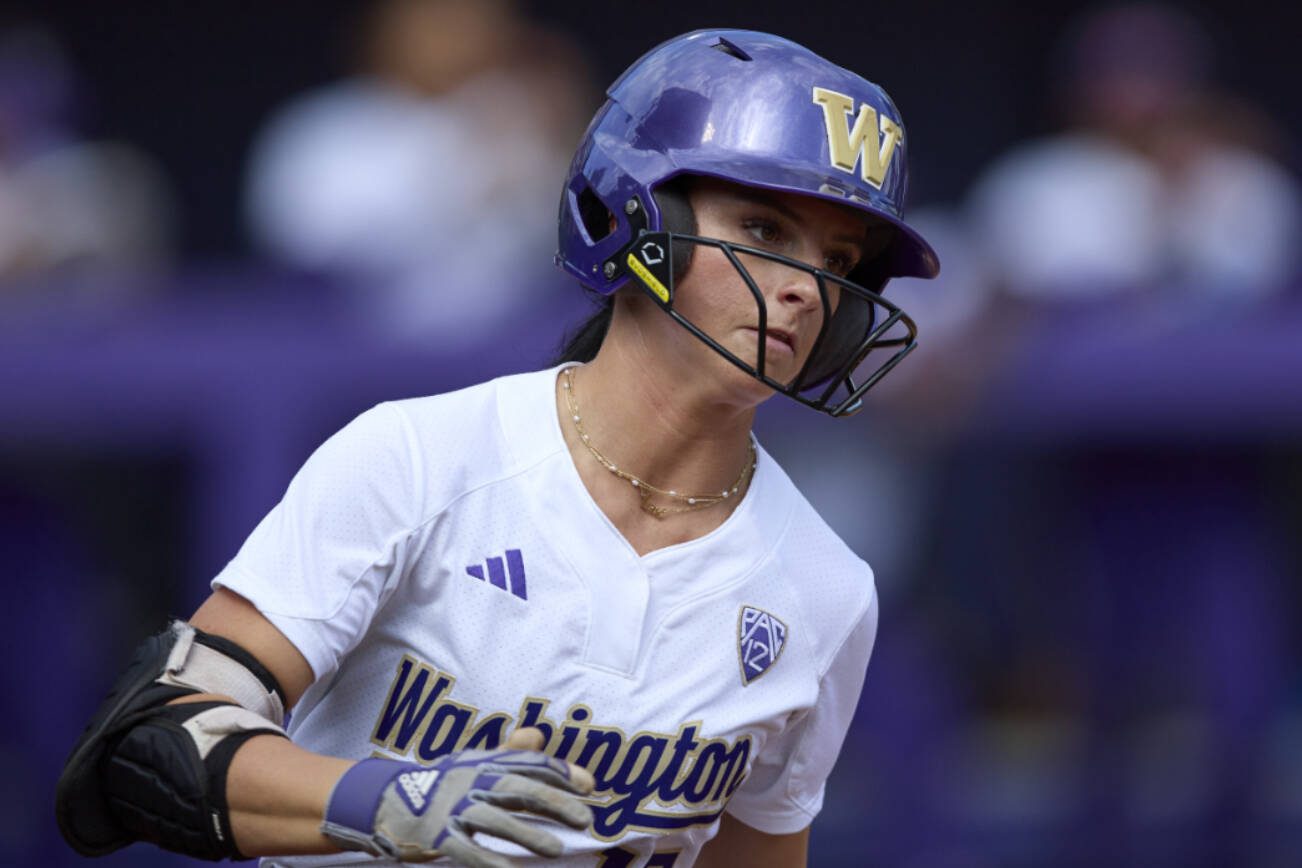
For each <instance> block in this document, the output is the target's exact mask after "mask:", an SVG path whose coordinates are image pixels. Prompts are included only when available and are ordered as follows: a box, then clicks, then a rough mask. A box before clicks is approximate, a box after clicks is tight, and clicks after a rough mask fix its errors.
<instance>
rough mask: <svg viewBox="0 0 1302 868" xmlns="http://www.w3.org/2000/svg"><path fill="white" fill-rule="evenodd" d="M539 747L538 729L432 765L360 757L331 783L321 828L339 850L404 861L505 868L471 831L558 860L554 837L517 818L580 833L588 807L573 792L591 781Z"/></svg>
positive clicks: (586, 821) (584, 791)
mask: <svg viewBox="0 0 1302 868" xmlns="http://www.w3.org/2000/svg"><path fill="white" fill-rule="evenodd" d="M542 744H543V739H542V733H540V732H539V731H538V730H536V729H521V730H517V731H516V732H515V733H512V735H511V737H510V738H509V739H507V742H506V745H505V746H504V747H502V748H499V749H497V750H465V751H460V752H458V753H453V754H449V755H447V756H445V757H443V758H441V759H440V760H439V761H437V762H435V763H434V764H432V765H429V766H421V765H418V764H416V763H407V762H399V761H397V760H386V759H367V760H362V761H361V762H359V763H357V764H356V765H354V766H353V767H352V768H350V769H349V770H348V771H347V772H345V773H344V776H343V777H342V778H340V779H339V783H337V784H336V785H335V789H334V792H333V793H331V794H330V801H329V803H328V804H327V806H326V817H325V822H324V823H323V824H322V826H321V831H322V832H323V833H324V834H325V835H326V837H328V838H330V840H331V841H333V842H334V843H335V844H336V845H337V846H339V847H342V848H343V849H345V850H364V851H366V852H368V853H371V854H372V855H376V856H388V857H391V858H395V859H399V860H401V861H405V862H426V861H429V860H431V859H436V858H438V857H439V856H448V857H450V858H452V859H453V860H454V861H455V862H457V863H459V864H461V865H464V866H467V868H510V866H511V862H510V860H508V859H507V858H506V857H504V856H502V855H501V854H499V853H494V852H492V851H490V850H487V849H485V848H483V847H481V846H479V845H478V844H476V843H475V841H474V839H473V838H472V836H473V835H474V833H476V832H485V833H487V834H490V835H492V836H494V837H496V838H502V839H505V840H507V841H513V842H515V843H516V844H519V845H520V846H522V847H524V848H525V849H527V850H530V851H531V852H533V853H537V854H538V855H540V856H546V857H548V858H555V857H557V856H559V855H561V852H562V846H561V842H560V839H559V838H557V837H556V836H555V835H553V834H551V833H550V832H548V831H546V830H544V829H541V828H538V827H537V826H536V825H534V824H531V823H528V822H525V821H524V820H523V819H521V818H520V817H518V816H515V814H514V813H513V812H515V811H528V812H531V813H534V814H538V815H541V816H543V817H548V818H551V819H553V820H557V821H559V822H561V823H564V824H565V825H567V826H570V827H571V828H574V829H583V828H585V827H586V826H588V825H589V824H590V823H591V822H592V810H591V809H590V808H589V807H588V806H587V805H585V804H584V803H583V802H582V801H580V800H579V799H578V798H577V796H580V795H586V794H588V793H590V792H592V788H593V785H594V782H593V778H592V775H591V774H589V773H588V772H587V771H586V770H585V769H582V768H580V767H578V766H576V765H573V764H571V763H567V762H562V761H560V760H557V759H553V758H551V757H549V756H546V755H545V754H542V753H539V752H538V749H539V748H541V747H542Z"/></svg>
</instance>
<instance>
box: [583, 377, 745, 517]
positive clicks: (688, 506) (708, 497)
mask: <svg viewBox="0 0 1302 868" xmlns="http://www.w3.org/2000/svg"><path fill="white" fill-rule="evenodd" d="M564 377H565V379H564V381H563V382H562V383H561V388H562V389H564V391H565V404H566V406H568V407H569V410H570V419H571V420H572V421H573V422H574V430H575V431H577V432H579V440H580V442H582V443H583V445H584V446H586V447H587V449H588V451H589V452H591V453H592V457H593V458H595V459H597V461H598V462H600V464H601V466H602V467H604V468H606V469H607V470H609V471H610V472H611V473H613V474H614V475H615V476H618V477H619V478H620V479H622V480H624V481H625V482H627V483H629V484H630V485H632V486H633V490H634V491H636V492H637V494H638V497H639V498H641V501H642V504H641V505H642V511H643V512H646V513H648V514H650V515H653V516H655V517H656V518H664V517H665V516H667V515H673V514H676V513H680V512H695V511H696V510H698V509H705V508H706V507H709V506H714V505H715V504H716V503H723V502H724V501H725V500H728V499H729V498H732V497H736V496H737V493H738V492H739V491H741V490H742V489H743V488H745V487H746V483H747V481H748V480H749V479H750V477H751V474H753V473H754V472H755V441H754V440H751V441H750V442H749V443H748V444H747V445H748V447H749V456H748V457H747V459H746V465H745V466H744V467H742V469H741V475H740V476H738V477H737V481H736V482H734V483H733V484H732V485H731V486H730V487H728V488H725V489H724V490H723V491H721V492H719V493H718V494H679V493H678V492H677V491H666V490H664V489H663V488H656V487H655V486H654V485H652V484H651V483H649V482H646V481H645V480H642V479H639V478H638V477H636V476H634V475H633V474H631V473H629V472H628V471H627V470H620V469H619V468H618V467H617V466H615V462H613V461H611V460H610V459H609V458H607V457H606V456H605V455H602V454H601V452H600V451H599V450H598V449H597V447H596V446H593V445H592V440H591V439H590V438H589V437H588V432H587V431H584V430H583V418H582V415H581V414H580V413H579V405H578V401H577V399H576V398H575V397H574V368H566V369H565V371H564ZM656 495H659V496H661V497H666V498H669V499H670V500H674V501H677V502H678V504H679V505H677V506H657V505H656V504H654V503H652V502H651V498H652V497H654V496H656Z"/></svg>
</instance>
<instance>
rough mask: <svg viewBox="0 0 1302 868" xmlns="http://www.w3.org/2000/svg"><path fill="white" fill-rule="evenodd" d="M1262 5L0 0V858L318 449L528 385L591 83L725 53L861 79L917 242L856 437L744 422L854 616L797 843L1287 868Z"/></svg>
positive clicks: (1293, 439) (1274, 152)
mask: <svg viewBox="0 0 1302 868" xmlns="http://www.w3.org/2000/svg"><path fill="white" fill-rule="evenodd" d="M1280 8H1281V7H1280V6H1279V4H1275V3H1267V2H1264V0H1235V2H1231V0H1209V2H1206V3H1201V4H1196V5H1194V4H1190V5H1151V4H1148V5H1128V6H1097V5H1093V4H1088V3H1084V2H1062V3H1044V4H1031V5H1029V6H1027V5H1026V4H1017V3H1014V2H1012V0H990V2H986V3H981V4H950V3H937V2H928V0H922V2H912V3H907V4H906V3H881V4H868V5H850V4H847V3H827V2H818V0H807V2H803V3H800V4H796V5H792V4H783V3H777V2H753V0H752V2H740V0H735V2H714V0H694V2H691V3H687V2H663V3H657V4H636V5H634V4H624V3H609V2H608V3H590V2H573V3H564V4H562V3H546V2H523V0H521V2H517V3H510V2H506V0H502V2H492V0H483V2H469V0H466V2H456V0H374V2H366V3H363V2H339V0H314V2H307V0H283V2H277V3H265V4H256V5H254V4H233V3H218V2H214V0H191V2H186V3H180V2H153V3H146V2H131V0H124V2H118V3H114V4H91V3H80V2H71V0H42V2H36V0H32V2H26V3H23V2H18V3H15V2H7V3H3V4H0V547H2V550H3V552H4V569H5V572H6V574H7V575H6V578H5V579H4V587H5V588H6V589H7V594H6V596H7V603H8V604H7V605H5V606H3V607H0V625H2V627H3V628H2V629H0V636H2V637H3V641H4V642H5V643H6V645H7V648H6V654H5V657H6V663H5V667H4V669H3V673H4V675H3V677H4V682H3V688H4V689H3V692H2V693H0V703H3V705H2V706H0V720H2V721H3V722H2V723H0V778H2V779H3V780H5V781H6V784H5V785H4V786H3V787H0V863H3V864H5V865H16V866H62V865H71V864H81V862H82V861H83V860H81V859H79V858H78V857H76V856H75V855H74V854H73V853H72V852H71V851H70V850H69V849H68V848H67V847H66V846H65V845H64V844H63V843H62V841H61V840H60V839H59V838H58V835H57V832H56V831H55V828H54V823H53V817H52V808H51V806H52V801H53V787H54V779H55V776H56V775H57V770H58V768H59V766H60V764H61V762H62V760H63V758H64V756H65V755H66V753H67V751H68V749H69V747H70V746H71V744H72V742H73V741H74V739H75V738H76V735H77V733H78V732H79V731H80V728H81V726H82V724H83V723H84V721H85V720H86V718H87V717H88V715H89V714H90V712H91V711H92V709H93V708H94V707H95V705H96V704H97V703H98V701H99V698H100V697H101V695H102V694H103V692H104V690H105V689H106V688H107V686H108V684H109V683H110V682H111V680H112V678H113V677H114V675H115V674H116V672H117V671H118V670H119V668H120V667H121V666H122V664H123V662H124V661H125V659H126V657H127V655H128V654H129V651H130V649H131V648H132V647H134V645H135V644H136V643H137V642H138V641H139V639H140V638H141V637H142V636H143V635H145V634H147V633H149V632H152V631H154V630H156V629H158V628H159V627H161V625H162V624H163V623H164V621H165V619H166V618H167V617H168V616H169V615H179V616H185V615H188V614H189V613H190V612H191V611H192V610H193V609H194V607H195V606H196V605H197V604H198V603H199V602H200V601H201V600H202V599H203V598H204V596H205V595H206V593H207V582H208V579H209V578H210V577H211V576H212V575H214V574H215V573H216V572H217V570H218V569H219V568H220V567H221V566H222V565H223V564H224V563H225V562H226V560H227V559H229V558H230V557H231V556H232V555H233V554H234V552H235V551H236V549H237V548H238V546H239V545H240V543H241V541H242V540H243V538H244V536H245V535H246V534H247V533H248V532H249V531H250V530H251V529H252V527H253V526H254V524H255V523H256V522H257V521H258V520H259V519H260V517H261V516H262V515H263V514H264V513H265V512H266V511H267V510H268V509H269V508H270V507H271V506H272V505H274V503H275V502H276V501H277V500H278V498H279V496H280V494H281V492H282V491H283V489H284V487H285V485H286V484H287V483H288V481H289V479H290V477H291V476H292V474H293V473H294V471H295V470H296V468H297V467H298V466H299V465H300V464H301V462H302V461H303V460H304V459H305V458H306V457H307V455H308V454H309V453H310V451H311V450H312V449H313V448H314V447H315V446H316V445H317V444H319V443H320V442H321V441H322V440H323V439H324V438H325V437H326V436H328V435H329V434H330V433H332V432H333V431H334V430H336V429H337V428H339V427H340V426H341V425H342V424H344V423H345V422H346V421H347V420H349V419H351V418H352V417H353V416H355V415H357V414H358V413H359V412H360V411H362V410H363V409H365V408H367V407H369V406H371V405H373V404H375V403H377V402H379V401H382V400H388V399H394V398H403V397H409V396H414V395H419V394H429V393H435V392H440V391H445V390H448V389H452V388H456V387H460V386H463V385H468V384H470V383H473V382H477V381H480V380H483V379H485V378H488V377H491V376H495V375H498V374H502V373H508V372H514V371H520V370H527V369H531V368H536V367H540V366H543V365H545V364H547V363H548V362H549V361H550V359H551V358H552V356H553V355H554V353H555V351H556V349H557V345H558V342H559V339H560V336H561V334H562V333H563V332H564V331H565V330H566V329H567V328H568V327H570V326H572V325H573V324H575V323H576V322H577V321H578V320H579V319H580V318H582V317H583V316H584V315H585V314H586V312H587V310H588V307H587V302H586V301H585V299H584V298H583V296H582V293H581V292H579V290H578V289H577V288H576V287H574V286H572V285H569V284H568V283H567V281H566V280H565V279H563V278H562V277H561V275H560V273H559V272H558V271H556V270H555V269H554V268H553V267H552V265H551V252H552V249H553V244H554V232H555V222H554V221H555V207H556V205H555V202H556V199H557V196H558V195H559V189H560V183H561V178H562V172H563V171H564V167H565V165H566V163H567V162H568V159H569V156H570V153H571V151H572V150H573V148H574V145H575V143H576V142H577V140H578V137H579V135H580V133H581V131H582V128H583V126H584V124H585V123H586V120H587V119H588V117H590V115H591V114H592V112H593V111H594V110H595V109H596V107H597V106H598V105H599V103H600V100H601V91H602V88H603V87H604V86H605V85H606V84H607V83H608V82H610V81H611V80H613V78H614V77H615V76H616V75H617V74H618V73H619V72H620V71H621V70H622V69H623V68H624V67H625V66H626V65H627V64H628V63H630V62H631V61H632V60H633V59H635V58H636V57H637V56H638V55H640V54H641V53H642V52H643V51H645V50H647V49H649V48H650V47H652V46H653V45H654V44H656V43H658V42H659V41H661V40H663V39H665V38H668V37H670V36H672V35H675V34H678V33H680V32H683V31H687V30H690V29H693V28H696V27H702V26H739V27H751V28H755V29H762V30H770V31H773V32H777V33H780V34H783V35H786V36H789V37H791V38H794V39H796V40H798V41H800V42H803V43H805V44H807V45H809V46H810V47H812V48H814V49H815V50H817V51H819V52H820V53H822V54H824V55H825V56H827V57H829V58H830V59H832V60H834V61H837V62H839V63H841V64H843V65H845V66H848V67H851V68H853V69H855V70H856V71H859V72H861V73H863V74H864V75H866V76H867V77H868V78H871V79H873V80H875V81H877V82H879V83H880V84H882V85H883V86H885V87H886V88H887V89H888V90H889V91H890V93H891V94H892V96H893V97H894V98H895V101H896V102H897V103H898V104H899V105H900V106H901V107H902V109H903V111H904V117H905V120H906V122H907V124H908V130H909V135H910V149H911V160H912V177H913V183H912V188H911V196H910V198H911V202H910V205H911V214H912V218H911V219H912V221H913V222H915V224H916V225H918V226H919V228H920V229H921V230H922V231H923V233H924V234H925V235H926V236H927V237H928V238H930V239H931V240H932V241H933V243H934V244H935V246H936V247H937V248H938V250H939V253H940V256H941V260H942V262H943V273H942V275H941V277H940V278H939V279H938V280H936V281H932V282H920V281H911V280H909V281H905V280H901V281H896V282H895V283H893V284H892V285H891V287H890V289H889V292H890V293H891V295H892V297H893V298H894V299H895V300H896V301H897V302H898V303H899V304H900V305H901V306H903V307H904V308H905V309H906V310H907V311H908V312H910V313H911V314H913V316H914V317H915V318H916V319H917V320H918V322H919V325H920V329H921V343H920V348H919V349H918V350H917V351H916V352H915V353H914V354H913V355H912V356H911V357H910V358H909V360H908V361H907V362H906V363H905V364H904V365H902V366H901V367H900V368H899V369H897V370H896V371H895V372H894V373H893V374H892V375H891V377H889V378H887V379H886V380H885V381H884V382H883V384H882V385H881V386H880V387H879V388H878V389H877V390H875V391H874V392H873V393H871V394H870V396H869V401H868V409H867V410H866V411H865V412H864V413H862V414H861V415H860V416H859V417H857V418H856V419H855V420H854V421H851V422H839V421H835V420H830V419H825V418H821V417H818V416H816V415H815V414H813V413H810V412H808V411H804V410H803V409H802V408H799V407H797V406H796V405H794V404H790V402H786V403H789V404H790V406H780V405H779V403H778V402H777V401H774V402H770V406H767V407H766V408H765V409H764V411H763V412H762V418H761V421H760V436H761V439H762V441H763V442H764V443H765V445H766V446H767V447H768V448H769V449H770V450H771V451H772V452H773V453H774V454H775V455H776V456H777V457H778V458H779V460H780V461H782V462H783V463H784V465H785V466H786V467H787V469H788V471H789V472H790V473H791V474H792V475H793V477H795V478H796V480H797V482H798V483H799V484H800V485H801V486H802V488H803V489H804V490H805V491H806V493H807V494H808V496H809V497H810V499H811V500H812V501H813V502H814V503H815V505H816V506H818V507H819V508H820V510H821V511H822V512H823V515H824V516H826V517H827V518H828V520H829V521H830V523H831V524H832V525H833V526H834V527H835V528H836V529H837V530H838V531H839V532H840V533H841V534H842V535H843V537H844V538H845V539H846V540H847V541H848V542H849V543H850V544H851V545H852V546H853V547H854V548H855V549H856V550H857V551H858V552H859V553H860V554H861V555H862V556H863V557H865V558H866V559H867V560H868V561H869V562H870V563H872V564H873V565H874V567H875V569H876V572H877V578H878V584H879V588H880V591H881V595H882V622H881V629H880V633H879V636H878V642H877V648H876V651H875V654H874V657H873V661H872V664H871V666H870V668H869V673H868V680H867V683H866V686H865V690H864V694H863V700H862V702H861V705H860V709H859V713H858V716H857V718H856V721H855V724H854V728H853V730H852V732H851V734H850V738H849V741H848V743H847V745H846V747H845V749H844V752H843V755H842V759H841V762H840V764H839V766H838V767H837V770H836V773H835V776H834V778H833V780H832V781H831V783H830V785H829V796H828V799H827V807H826V808H825V810H824V813H823V815H822V816H821V817H820V818H819V820H818V822H817V823H816V825H815V831H814V838H813V854H812V864H814V865H816V866H903V868H986V866H999V868H1003V866H1086V865H1088V866H1132V865H1133V866H1146V868H1147V866H1154V868H1157V866H1207V868H1219V866H1249V868H1286V866H1298V865H1302V648H1300V647H1299V644H1300V643H1299V638H1298V637H1299V630H1298V628H1299V623H1300V622H1302V600H1300V599H1299V593H1300V592H1299V587H1300V583H1299V579H1302V543H1299V532H1298V529H1299V528H1302V279H1299V273H1300V272H1299V256H1298V246H1299V245H1298V242H1299V238H1300V237H1302V231H1300V230H1299V225H1300V221H1302V217H1300V213H1302V212H1300V208H1299V186H1298V167H1299V160H1298V157H1299V150H1298V143H1299V133H1300V132H1302V119H1300V118H1299V101H1298V100H1297V97H1296V88H1297V83H1298V79H1299V76H1298V65H1297V56H1296V48H1295V45H1294V43H1295V41H1296V32H1295V28H1291V27H1289V26H1286V25H1285V24H1284V23H1283V19H1282V18H1281V17H1280V16H1281V15H1282V14H1283V13H1281V12H1280V11H1278V10H1279V9H1280ZM486 142H487V143H491V144H490V145H487V146H486V145H485V143H486ZM100 864H103V865H123V866H125V865H140V866H179V865H190V864H198V863H191V862H189V861H188V860H185V859H181V858H179V857H175V856H171V855H168V854H163V853H159V852H156V851H153V850H150V849H149V848H145V847H141V846H136V847H132V848H130V849H128V850H125V851H122V852H120V853H118V854H116V855H114V856H112V857H109V858H107V859H105V860H102V861H101V862H100Z"/></svg>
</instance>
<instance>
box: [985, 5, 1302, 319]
mask: <svg viewBox="0 0 1302 868" xmlns="http://www.w3.org/2000/svg"><path fill="white" fill-rule="evenodd" d="M1062 56H1063V61H1064V65H1065V74H1064V75H1063V84H1062V90H1061V99H1062V105H1063V106H1064V107H1065V108H1066V113H1067V115H1068V116H1069V117H1068V120H1069V121H1070V123H1071V129H1070V130H1069V131H1068V132H1066V133H1063V134H1062V135H1059V136H1056V137H1053V138H1049V139H1046V140H1042V141H1037V142H1031V143H1029V144H1025V145H1023V146H1021V147H1018V148H1017V149H1015V150H1014V151H1013V152H1011V153H1010V154H1008V155H1007V156H1005V157H1004V158H1003V159H1001V160H999V161H998V162H997V163H996V164H995V165H994V166H993V167H992V168H991V169H990V170H989V171H988V172H987V173H986V174H985V176H984V177H983V178H982V179H981V180H980V181H979V183H978V184H977V185H976V188H975V191H974V194H973V197H972V218H973V222H974V231H975V232H976V233H977V234H978V236H979V240H980V246H981V247H982V249H984V250H985V251H986V252H987V254H988V255H989V257H990V259H991V266H992V268H993V270H994V271H995V273H996V277H997V279H998V280H999V281H1000V283H1001V284H1003V285H1004V287H1005V288H1006V289H1008V290H1009V291H1011V292H1013V293H1015V294H1019V295H1024V296H1029V297H1041V298H1042V297H1064V296H1072V297H1083V296H1093V295H1101V294H1106V293H1108V292H1111V291H1113V290H1118V289H1140V288H1144V287H1152V286H1174V287H1177V288H1179V289H1182V290H1187V291H1203V292H1214V293H1216V294H1218V295H1220V296H1222V297H1224V296H1227V295H1239V296H1248V297H1258V296H1261V295H1265V294H1268V293H1270V292H1271V291H1273V290H1277V289H1280V288H1282V287H1283V286H1284V285H1285V284H1286V282H1287V281H1288V280H1289V279H1290V278H1291V277H1293V276H1294V268H1295V267H1296V260H1295V248H1296V242H1297V239H1298V237H1299V230H1300V226H1302V216H1300V212H1299V193H1298V187H1297V184H1296V182H1295V181H1294V179H1293V178H1292V177H1291V176H1290V175H1289V174H1288V172H1287V171H1285V170H1284V169H1283V168H1282V167H1281V166H1280V165H1279V164H1278V163H1276V162H1275V161H1274V160H1273V159H1272V158H1271V156H1270V151H1271V150H1272V147H1273V145H1274V144H1275V143H1274V142H1273V139H1274V138H1275V135H1274V134H1273V132H1272V130H1271V124H1270V122H1269V121H1268V120H1267V119H1266V118H1265V117H1264V116H1262V115H1261V114H1260V113H1259V112H1257V111H1256V110H1255V109H1253V108H1252V107H1250V106H1248V105H1247V104H1245V103H1243V102H1242V101H1240V100H1236V99H1233V98H1231V97H1228V96H1226V95H1223V94H1217V93H1216V92H1215V91H1214V90H1212V89H1211V88H1210V86H1209V84H1208V82H1209V79H1210V69H1211V40H1210V38H1209V36H1208V34H1207V33H1206V32H1204V31H1203V30H1202V29H1201V28H1200V27H1199V26H1198V25H1197V24H1196V23H1195V22H1194V21H1193V20H1192V19H1191V18H1189V17H1188V16H1187V15H1185V14H1184V13H1182V12H1180V11H1178V10H1176V9H1175V8H1173V7H1168V6H1164V5H1158V4H1142V5H1131V6H1121V7H1110V8H1108V9H1106V10H1102V11H1095V12H1094V13H1092V14H1091V15H1089V16H1088V17H1087V18H1086V19H1085V20H1084V21H1083V23H1082V24H1081V26H1080V27H1079V28H1078V29H1077V30H1075V31H1074V32H1073V33H1072V34H1071V37H1070V39H1069V40H1068V44H1067V47H1066V48H1065V49H1064V51H1063V52H1062Z"/></svg>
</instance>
